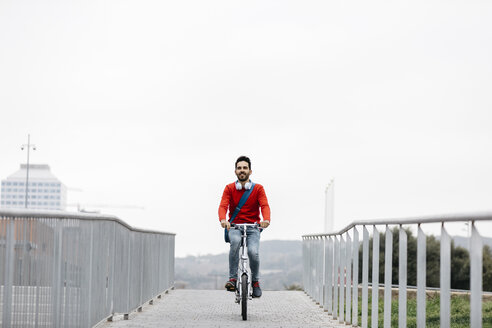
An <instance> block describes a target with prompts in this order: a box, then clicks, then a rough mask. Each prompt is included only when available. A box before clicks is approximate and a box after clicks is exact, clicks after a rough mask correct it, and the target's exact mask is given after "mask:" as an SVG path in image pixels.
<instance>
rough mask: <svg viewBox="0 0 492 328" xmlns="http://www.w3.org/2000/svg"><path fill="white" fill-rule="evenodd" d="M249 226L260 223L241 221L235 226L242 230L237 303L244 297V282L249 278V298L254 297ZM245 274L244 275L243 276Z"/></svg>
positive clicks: (256, 225)
mask: <svg viewBox="0 0 492 328" xmlns="http://www.w3.org/2000/svg"><path fill="white" fill-rule="evenodd" d="M248 227H254V228H258V224H257V223H254V224H247V223H240V224H235V225H234V228H235V229H238V230H240V231H241V248H240V249H239V266H238V271H237V278H238V279H237V286H236V303H240V302H241V299H242V297H243V291H242V288H241V286H242V282H243V279H245V278H246V279H247V284H248V295H247V298H248V299H250V300H251V299H253V291H252V288H251V272H250V269H249V258H248V245H247V229H248ZM241 228H242V229H241ZM243 276H244V277H243Z"/></svg>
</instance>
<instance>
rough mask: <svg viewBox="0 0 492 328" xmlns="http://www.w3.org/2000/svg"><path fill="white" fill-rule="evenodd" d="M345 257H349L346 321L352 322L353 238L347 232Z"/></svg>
mask: <svg viewBox="0 0 492 328" xmlns="http://www.w3.org/2000/svg"><path fill="white" fill-rule="evenodd" d="M345 254H346V255H345V257H346V259H347V262H346V263H347V280H346V288H347V289H346V294H347V297H346V298H345V299H346V300H347V301H346V306H345V322H346V323H351V322H352V318H351V316H350V310H351V306H352V303H351V300H352V298H351V291H352V257H353V253H352V239H350V235H349V233H348V232H347V237H346V242H345Z"/></svg>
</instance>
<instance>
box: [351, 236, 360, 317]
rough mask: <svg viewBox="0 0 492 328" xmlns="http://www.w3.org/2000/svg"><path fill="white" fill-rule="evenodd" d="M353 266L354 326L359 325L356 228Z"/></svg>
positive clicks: (357, 240) (357, 237)
mask: <svg viewBox="0 0 492 328" xmlns="http://www.w3.org/2000/svg"><path fill="white" fill-rule="evenodd" d="M352 253H353V254H354V255H353V256H352V265H353V267H354V274H353V277H354V279H353V280H352V326H358V325H359V323H358V322H359V232H358V231H357V228H356V227H354V241H353V247H352Z"/></svg>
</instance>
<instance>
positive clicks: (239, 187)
mask: <svg viewBox="0 0 492 328" xmlns="http://www.w3.org/2000/svg"><path fill="white" fill-rule="evenodd" d="M241 189H243V185H242V184H240V183H239V181H236V190H241Z"/></svg>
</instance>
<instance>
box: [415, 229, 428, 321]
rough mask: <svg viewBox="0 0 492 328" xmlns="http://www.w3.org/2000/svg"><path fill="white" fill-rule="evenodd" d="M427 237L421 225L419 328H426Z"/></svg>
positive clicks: (419, 241)
mask: <svg viewBox="0 0 492 328" xmlns="http://www.w3.org/2000/svg"><path fill="white" fill-rule="evenodd" d="M425 239H426V237H425V233H424V232H423V231H422V227H421V226H420V224H419V229H418V233H417V327H418V328H425V311H426V310H425V308H426V306H425V302H426V296H425V289H426V277H425V275H426V249H427V248H426V240H425Z"/></svg>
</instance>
